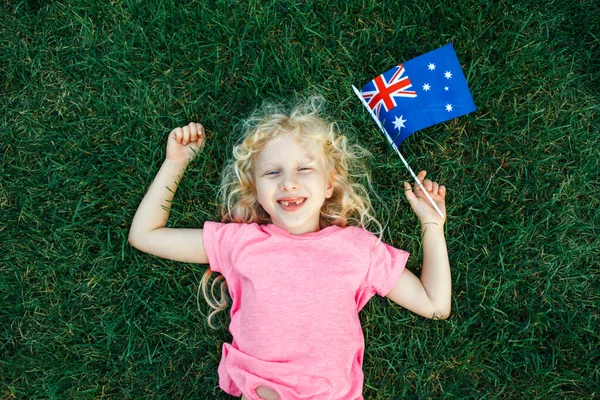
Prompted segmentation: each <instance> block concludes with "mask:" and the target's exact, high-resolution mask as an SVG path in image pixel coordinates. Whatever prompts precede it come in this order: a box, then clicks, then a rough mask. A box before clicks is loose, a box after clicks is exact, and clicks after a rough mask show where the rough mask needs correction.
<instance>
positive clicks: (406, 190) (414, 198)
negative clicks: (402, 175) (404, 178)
mask: <svg viewBox="0 0 600 400" xmlns="http://www.w3.org/2000/svg"><path fill="white" fill-rule="evenodd" d="M404 195H405V196H406V200H408V203H409V204H410V206H411V207H413V208H414V206H415V203H416V202H417V201H418V199H417V196H415V194H414V193H413V191H412V187H411V186H410V183H408V182H404Z"/></svg>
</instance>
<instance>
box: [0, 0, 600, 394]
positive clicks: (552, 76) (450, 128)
mask: <svg viewBox="0 0 600 400" xmlns="http://www.w3.org/2000/svg"><path fill="white" fill-rule="evenodd" d="M313 3H315V4H313ZM545 3H546V2H538V1H537V0H523V1H518V2H517V1H514V2H513V1H503V2H492V1H488V2H477V1H470V0H458V1H440V2H433V1H431V2H429V1H427V2H417V1H406V2H404V4H403V3H402V2H395V1H387V2H370V1H352V0H350V1H329V2H312V1H307V2H292V1H289V2H283V1H272V0H271V1H249V2H245V1H241V2H236V3H235V4H233V5H230V3H229V2H223V1H221V2H210V4H209V2H175V1H156V0H154V1H145V2H141V1H116V0H115V1H110V2H108V1H106V2H97V3H96V4H93V2H88V1H69V2H66V1H62V2H61V1H54V2H51V1H48V2H43V1H16V0H15V1H13V0H2V1H0V46H1V47H0V110H1V111H0V129H1V132H2V140H1V141H0V157H1V162H0V215H1V221H2V222H1V224H0V235H1V236H0V243H1V244H0V258H1V260H2V261H0V327H1V328H0V329H1V330H2V337H1V340H0V398H6V399H12V398H17V399H42V398H43V399H46V398H57V399H64V398H77V399H87V398H90V399H91V398H157V399H158V398H160V399H163V398H164V399H179V398H198V399H229V398H231V397H230V396H227V395H225V394H224V393H223V392H221V391H220V389H219V388H218V376H217V366H218V362H219V358H220V354H221V345H222V343H223V341H227V340H229V334H228V332H227V330H226V329H225V328H224V329H221V330H217V331H214V330H211V329H210V328H208V326H207V324H206V321H205V317H204V316H203V315H202V314H201V313H200V312H199V311H198V309H197V300H196V290H197V287H198V282H199V279H200V277H201V276H202V273H203V271H204V268H205V267H204V266H200V265H192V264H183V263H177V262H171V261H167V260H161V259H158V258H155V257H152V256H149V255H146V254H142V253H140V252H138V251H137V250H135V249H133V248H131V247H130V246H129V244H128V243H127V234H128V229H129V226H130V223H131V220H132V218H133V215H134V213H135V210H136V208H137V206H138V204H139V202H140V201H141V199H142V196H143V194H144V193H145V191H146V189H147V188H148V186H149V184H150V183H151V181H152V178H153V176H154V174H155V173H156V172H157V170H158V168H159V166H160V164H161V162H162V160H163V158H164V154H165V147H166V141H165V137H166V136H165V135H166V134H167V133H168V132H169V131H170V130H171V129H173V128H174V127H176V126H181V125H184V124H186V123H188V122H189V121H191V120H193V121H200V122H202V123H203V124H204V125H205V126H206V127H207V129H208V135H209V140H208V143H207V146H206V147H205V150H204V152H203V154H202V155H201V156H200V157H199V158H198V159H197V160H196V161H195V162H194V163H193V165H191V166H190V168H189V169H188V171H187V173H186V176H185V178H184V179H183V181H182V182H181V186H180V188H179V191H178V193H177V195H176V197H175V202H174V208H173V211H172V214H171V219H170V221H169V226H175V227H200V226H201V225H202V223H203V222H204V221H205V220H215V219H218V218H219V212H218V210H219V205H218V202H217V198H216V191H217V189H218V184H219V173H220V170H221V168H222V166H223V163H224V161H225V160H226V159H227V157H228V155H229V152H230V146H231V143H232V141H233V140H234V139H233V136H232V132H234V131H235V126H236V124H237V122H238V121H239V120H240V119H241V118H243V117H245V116H247V115H248V114H249V113H250V112H251V111H252V110H253V109H255V108H256V107H257V106H259V105H260V103H261V102H262V101H263V100H264V99H290V98H291V97H293V95H294V93H296V92H298V93H302V94H307V93H313V92H319V93H321V94H323V95H324V96H325V98H326V99H327V100H328V103H329V112H330V114H331V116H332V117H333V118H334V119H337V120H340V121H342V122H343V125H345V126H347V127H348V128H349V129H350V130H351V131H353V132H355V134H354V137H355V140H357V141H358V142H359V143H361V144H362V145H364V146H366V147H368V148H369V149H370V150H371V151H372V152H373V154H374V159H373V160H372V161H371V167H372V169H373V176H374V185H375V187H376V188H377V191H378V193H379V194H380V196H381V197H382V198H383V199H384V201H385V202H386V204H387V205H388V206H389V209H390V213H389V215H386V213H385V212H384V211H383V208H381V207H380V208H379V210H380V211H378V212H379V213H380V216H381V217H382V219H385V220H386V221H387V222H388V231H387V232H386V234H385V239H386V241H388V242H390V243H391V244H393V245H395V246H397V247H401V248H405V249H407V250H409V251H411V252H412V253H413V254H414V255H415V257H412V258H411V260H410V263H409V268H411V269H413V270H415V271H417V272H418V268H419V262H420V261H419V258H420V249H419V241H418V240H419V230H418V227H417V224H416V218H415V217H414V216H413V215H412V214H411V212H410V211H409V209H408V207H407V205H406V203H405V201H404V200H403V198H402V197H403V194H402V191H401V189H400V188H401V186H400V183H399V182H401V181H402V180H408V179H409V177H408V176H407V173H406V172H405V170H404V167H403V166H402V164H401V163H400V161H399V160H398V159H397V156H396V155H395V153H394V152H393V151H392V150H391V149H390V148H389V147H388V145H387V144H386V142H385V140H384V139H382V138H381V136H380V135H379V133H378V132H377V129H376V128H375V126H374V124H373V123H372V121H371V120H370V117H369V116H368V114H367V113H366V112H365V111H364V110H363V109H362V106H361V105H360V104H359V103H358V102H357V100H356V99H355V97H354V94H353V93H352V91H351V89H350V85H351V84H355V85H362V84H365V83H366V82H367V81H368V80H370V79H371V78H373V77H374V76H375V75H377V74H379V73H381V72H383V71H384V70H386V69H388V68H390V67H391V66H393V65H395V63H397V62H400V61H404V60H408V59H410V58H412V57H414V56H417V55H419V54H422V53H424V52H426V51H429V50H432V49H434V48H437V47H440V46H442V45H444V44H446V43H448V42H453V43H454V46H455V48H456V50H457V53H458V56H459V59H460V61H461V63H462V65H463V69H464V71H465V75H466V76H467V79H468V80H469V84H470V87H471V91H472V93H473V97H474V100H475V103H476V104H477V106H478V110H477V112H475V113H473V114H470V115H468V116H465V117H462V118H459V119H457V120H454V121H451V122H448V123H445V124H442V125H439V126H435V127H432V128H429V129H426V130H424V131H422V132H418V133H417V134H415V135H413V136H412V137H410V138H409V139H408V140H407V141H406V142H405V144H403V145H402V149H403V151H404V153H405V155H406V156H407V157H408V159H409V163H410V164H411V165H412V166H413V168H414V169H427V170H428V171H430V173H431V175H432V176H433V177H434V178H435V179H436V180H438V181H440V182H442V183H444V184H446V185H447V186H448V187H449V196H448V203H449V205H448V208H449V218H448V224H447V237H448V245H449V250H450V259H451V264H452V271H453V285H454V290H453V292H454V293H453V314H452V316H451V318H450V319H449V320H447V321H443V322H440V321H429V320H424V319H422V318H420V317H417V316H414V315H412V314H410V313H409V312H407V311H406V310H403V309H400V308H399V307H397V306H395V305H393V304H392V303H390V302H389V301H388V300H386V299H383V298H374V299H373V300H372V301H371V302H370V303H369V304H368V305H367V306H366V307H365V309H364V310H363V311H362V312H361V320H362V322H363V326H364V333H365V338H366V354H365V363H364V371H365V391H364V396H365V398H366V399H399V398H432V397H435V398H437V397H443V398H461V399H462V398H464V399H480V398H518V399H531V398H551V399H553V398H572V399H586V398H587V399H592V398H597V397H598V396H600V385H599V382H600V372H599V367H598V365H599V364H600V350H599V348H600V328H599V327H600V318H599V309H600V307H599V306H600V285H599V279H600V276H599V266H598V264H599V263H598V258H599V254H600V242H599V239H598V237H599V236H600V228H599V227H600V218H599V217H598V215H599V212H598V209H599V206H600V204H599V197H600V191H599V172H600V165H599V154H600V143H599V142H600V139H599V136H600V135H599V133H600V132H599V129H598V126H599V122H600V118H599V114H600V110H599V104H600V99H599V97H600V65H599V60H600V17H599V15H600V6H599V4H598V2H597V1H594V0H580V1H575V0H572V1H569V0H562V1H553V2H547V4H545ZM89 4H92V5H89ZM325 4H327V5H325ZM388 217H389V218H388ZM200 310H201V311H202V313H204V314H206V313H207V312H208V306H207V305H206V304H205V303H204V302H203V301H202V299H200ZM223 314H226V313H222V314H221V317H220V319H219V322H221V323H222V324H226V323H227V320H228V317H227V316H226V315H223Z"/></svg>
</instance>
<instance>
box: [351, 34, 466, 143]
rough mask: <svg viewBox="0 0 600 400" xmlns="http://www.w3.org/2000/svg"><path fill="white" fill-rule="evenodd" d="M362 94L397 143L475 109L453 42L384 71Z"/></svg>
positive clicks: (363, 89) (392, 139)
mask: <svg viewBox="0 0 600 400" xmlns="http://www.w3.org/2000/svg"><path fill="white" fill-rule="evenodd" d="M360 95H361V96H362V97H363V99H364V101H365V104H366V105H367V107H369V108H370V109H371V110H372V111H373V114H375V116H376V117H377V118H378V119H379V121H380V123H381V125H382V126H383V128H384V129H385V131H386V132H387V134H388V136H389V138H390V140H391V141H392V142H394V143H395V144H396V145H399V144H400V143H402V141H404V139H406V138H407V137H408V136H410V135H411V134H412V133H413V132H416V131H418V130H420V129H423V128H427V127H428V126H431V125H435V124H438V123H440V122H444V121H448V120H449V119H452V118H456V117H460V116H461V115H465V114H468V113H470V112H472V111H475V109H476V108H475V103H473V98H472V97H471V93H470V92H469V87H468V86H467V80H466V79H465V76H464V75H463V72H462V70H461V68H460V64H459V63H458V58H457V57H456V53H455V52H454V48H453V47H452V43H449V44H447V45H445V46H443V47H440V48H439V49H437V50H433V51H430V52H429V53H425V54H423V55H421V56H419V57H416V58H413V59H412V60H410V61H407V62H405V63H403V64H399V65H397V66H395V67H394V68H392V69H390V70H389V71H387V72H384V73H383V74H382V75H379V76H378V77H376V78H375V79H373V80H372V81H371V82H369V83H368V84H367V85H366V86H365V87H363V88H362V90H361V91H360Z"/></svg>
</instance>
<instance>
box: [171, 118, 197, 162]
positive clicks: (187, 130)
mask: <svg viewBox="0 0 600 400" xmlns="http://www.w3.org/2000/svg"><path fill="white" fill-rule="evenodd" d="M205 137H206V136H205V135H204V127H203V126H202V125H201V124H198V123H196V122H190V123H189V124H188V125H186V126H184V127H182V128H175V129H173V130H172V131H171V133H169V139H168V141H167V160H172V161H177V162H189V161H192V160H193V159H194V158H195V157H196V154H198V152H199V151H200V149H201V148H202V146H203V145H204V138H205Z"/></svg>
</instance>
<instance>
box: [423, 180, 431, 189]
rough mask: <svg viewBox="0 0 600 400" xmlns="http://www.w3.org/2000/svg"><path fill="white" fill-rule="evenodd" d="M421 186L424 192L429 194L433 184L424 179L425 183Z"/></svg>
mask: <svg viewBox="0 0 600 400" xmlns="http://www.w3.org/2000/svg"><path fill="white" fill-rule="evenodd" d="M423 186H424V187H425V190H427V191H428V192H431V189H432V188H433V183H432V182H431V180H429V179H425V182H423Z"/></svg>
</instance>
